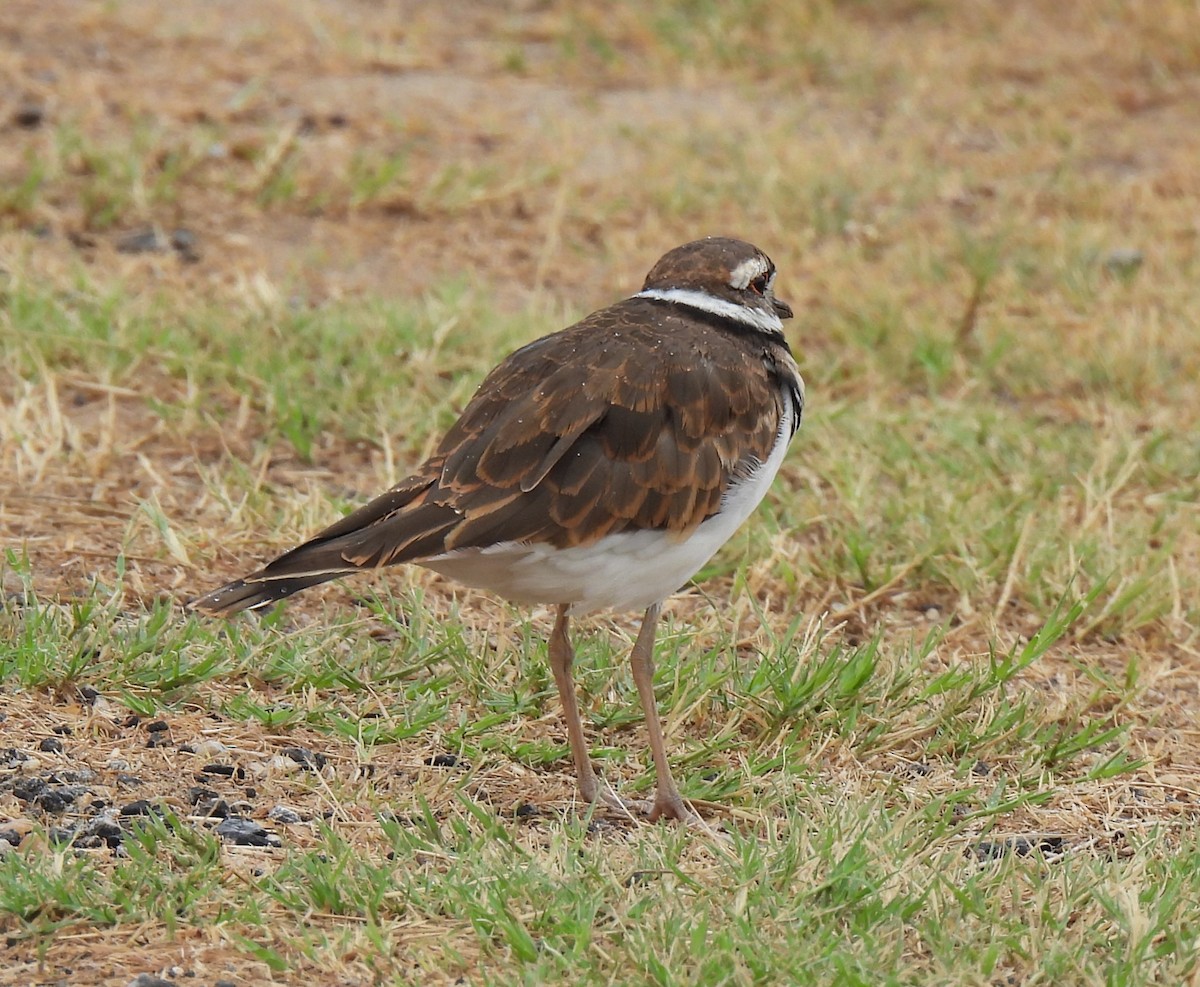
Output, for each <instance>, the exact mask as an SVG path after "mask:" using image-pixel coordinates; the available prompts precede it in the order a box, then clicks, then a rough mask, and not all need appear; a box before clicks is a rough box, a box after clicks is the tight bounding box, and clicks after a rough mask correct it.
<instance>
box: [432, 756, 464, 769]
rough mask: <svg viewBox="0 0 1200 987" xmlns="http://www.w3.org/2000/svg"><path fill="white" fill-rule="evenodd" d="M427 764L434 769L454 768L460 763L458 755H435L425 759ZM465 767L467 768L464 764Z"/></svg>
mask: <svg viewBox="0 0 1200 987" xmlns="http://www.w3.org/2000/svg"><path fill="white" fill-rule="evenodd" d="M425 763H426V764H428V765H429V766H430V767H432V768H453V767H455V766H456V765H457V764H458V763H459V761H458V755H456V754H434V755H433V756H432V757H427V758H425ZM463 767H467V765H465V764H464V765H463Z"/></svg>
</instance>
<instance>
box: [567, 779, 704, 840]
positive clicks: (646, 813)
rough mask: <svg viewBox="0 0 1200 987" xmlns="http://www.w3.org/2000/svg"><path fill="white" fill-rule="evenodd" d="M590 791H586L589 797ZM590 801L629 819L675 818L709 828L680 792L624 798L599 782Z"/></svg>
mask: <svg viewBox="0 0 1200 987" xmlns="http://www.w3.org/2000/svg"><path fill="white" fill-rule="evenodd" d="M588 794H589V793H586V792H585V793H584V797H585V798H587V797H588ZM590 794H591V798H589V799H588V801H589V802H598V803H600V804H601V805H603V806H605V807H606V808H608V809H611V810H613V811H614V812H616V813H619V814H620V815H622V816H624V817H626V818H627V819H636V818H643V819H647V820H649V821H650V822H656V821H658V820H659V819H675V820H677V821H679V822H681V823H683V824H684V825H685V826H689V827H695V828H700V829H706V830H707V829H708V828H709V827H708V824H707V823H705V822H704V820H703V819H702V818H701V817H700V815H699V813H697V812H696V810H695V809H693V808H692V807H691V805H690V804H689V803H688V801H687V799H685V798H683V796H681V795H680V794H679V793H678V792H663V791H658V792H655V795H654V798H653V799H624V798H621V796H619V795H618V794H617V793H616V792H614V791H613V790H612V789H611V788H610V787H609V786H608V785H605V784H603V783H599V784H597V786H596V790H595V791H594V792H592V793H590Z"/></svg>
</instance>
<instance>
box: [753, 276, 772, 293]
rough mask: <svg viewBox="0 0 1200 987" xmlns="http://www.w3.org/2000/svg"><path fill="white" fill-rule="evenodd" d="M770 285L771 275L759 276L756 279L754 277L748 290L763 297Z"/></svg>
mask: <svg viewBox="0 0 1200 987" xmlns="http://www.w3.org/2000/svg"><path fill="white" fill-rule="evenodd" d="M770 284H771V275H770V274H766V273H764V274H760V275H759V276H758V277H756V278H755V279H754V280H753V281H751V282H750V290H751V291H753V292H754V293H755V294H756V295H765V294H766V292H767V287H768V286H769V285H770Z"/></svg>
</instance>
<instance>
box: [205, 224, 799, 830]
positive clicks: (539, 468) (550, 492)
mask: <svg viewBox="0 0 1200 987" xmlns="http://www.w3.org/2000/svg"><path fill="white" fill-rule="evenodd" d="M774 288H775V265H774V264H773V263H772V262H771V260H770V258H769V257H767V255H766V254H764V253H763V252H762V251H761V250H759V249H758V248H757V247H755V246H752V245H751V244H749V243H744V242H742V241H740V240H733V239H727V238H722V237H709V238H707V239H704V240H696V241H694V242H692V243H685V244H684V245H683V246H681V247H676V248H675V249H674V250H672V251H670V252H669V253H667V254H666V255H665V256H663V258H662V259H661V260H659V262H658V263H657V264H655V265H654V267H653V268H652V269H651V271H650V273H649V274H648V275H647V276H646V282H645V284H644V285H643V286H642V290H641V291H639V292H638V293H637V294H636V295H633V296H632V297H630V298H626V299H625V300H624V301H620V302H617V303H616V304H615V305H611V306H609V307H608V308H605V309H601V310H600V311H598V312H595V313H593V314H592V315H589V316H588V317H587V318H585V319H584V320H583V321H582V322H578V323H576V324H575V325H573V326H571V327H569V328H567V329H563V330H562V331H560V332H556V333H553V334H552V335H549V336H546V337H544V338H542V339H539V340H536V341H535V342H532V343H529V344H528V345H527V346H524V347H522V348H521V349H519V350H517V351H516V352H515V353H513V354H512V355H510V356H509V357H508V358H507V359H505V360H504V361H503V362H502V363H501V364H500V365H499V366H498V367H496V369H495V370H493V371H492V372H491V373H490V374H489V375H488V376H487V378H486V379H485V380H484V382H483V383H482V384H481V385H480V386H479V390H478V391H476V392H475V396H474V397H473V398H472V399H471V401H470V403H469V404H468V405H467V407H466V410H464V411H463V413H462V417H461V418H459V420H458V422H457V423H456V424H455V425H454V426H453V428H451V429H450V431H449V432H448V433H447V434H446V436H445V438H444V439H443V440H442V442H441V444H440V445H439V446H438V448H437V451H436V452H435V453H434V454H433V456H432V457H430V459H429V460H428V461H426V462H425V463H424V464H422V465H421V466H420V467H418V469H417V470H416V472H414V473H413V474H412V475H411V476H410V477H408V478H407V479H406V480H403V481H401V482H400V483H399V484H397V485H396V486H395V487H393V488H392V489H391V490H389V491H387V492H386V493H384V494H383V495H382V496H380V497H378V498H376V499H375V500H373V501H371V502H370V503H368V504H366V505H365V506H364V507H361V508H359V509H358V510H356V511H354V512H353V513H352V514H349V515H348V516H346V517H344V518H342V519H341V520H340V521H338V522H336V523H335V524H333V525H331V526H330V527H328V528H326V529H325V530H324V531H322V532H320V533H319V534H317V535H316V536H315V537H313V538H312V539H311V540H309V541H307V542H305V543H304V544H303V545H300V546H299V547H297V548H294V549H292V550H291V551H290V552H287V553H285V554H284V555H281V556H280V557H279V558H277V559H275V561H273V562H270V563H268V564H267V565H265V566H264V567H263V568H261V569H259V570H257V571H256V572H253V573H251V574H250V575H248V576H246V577H244V578H243V579H238V580H235V581H234V582H231V583H229V584H227V585H225V586H222V587H221V588H220V589H217V590H214V591H213V592H211V593H209V594H207V595H206V596H202V597H200V598H199V599H197V600H194V601H193V602H192V604H191V606H192V607H193V608H194V609H196V610H199V611H201V612H203V613H209V614H217V615H229V614H234V613H237V612H238V611H240V610H247V609H253V608H256V607H264V606H267V605H269V604H271V603H274V602H275V601H277V600H281V599H283V598H284V597H287V596H290V595H291V594H293V593H296V592H298V591H300V590H302V589H306V588H308V587H309V586H315V585H316V584H318V583H323V582H325V581H326V580H329V579H335V578H337V577H339V576H344V575H347V574H350V573H354V572H357V571H359V570H362V569H377V568H380V567H382V566H390V565H397V564H399V563H402V562H413V563H416V564H418V565H423V566H426V567H427V568H430V569H433V570H434V571H436V572H440V573H443V574H444V575H446V576H449V577H452V578H453V579H456V580H458V581H459V582H461V583H465V584H466V585H468V586H473V587H477V588H480V589H485V590H489V591H491V592H493V593H495V594H496V595H498V596H501V597H503V598H505V599H507V600H511V601H513V602H516V603H525V604H531V603H533V604H552V605H554V606H555V607H556V611H557V615H556V619H555V622H554V628H553V630H552V631H551V632H550V639H549V656H550V666H551V668H552V669H553V672H554V681H555V683H556V685H557V687H558V694H559V697H560V699H561V700H562V706H563V714H564V716H565V718H566V726H567V736H568V739H569V741H570V745H571V754H572V757H573V759H574V763H575V773H576V777H577V779H578V782H579V791H580V793H581V794H582V796H583V798H584V799H586V800H587V801H588V802H589V803H590V802H595V801H596V800H597V799H599V800H601V801H603V802H605V803H606V804H608V805H610V806H613V807H617V808H621V809H623V810H625V811H628V810H629V807H630V806H636V808H638V809H639V810H642V811H645V812H646V813H647V814H648V815H649V817H650V818H651V819H657V818H659V817H670V818H675V819H679V820H682V821H685V822H697V821H699V817H698V816H697V815H696V813H695V810H694V809H693V808H692V807H691V806H690V805H689V804H688V803H687V802H686V801H685V800H684V799H683V798H682V796H681V795H680V793H679V789H678V788H677V787H676V785H675V781H674V779H673V778H672V776H671V769H670V767H669V765H668V763H667V754H666V749H665V746H664V743H663V732H662V727H661V724H660V722H659V717H658V711H657V708H656V705H655V698H654V687H653V674H654V665H653V649H654V634H655V628H656V626H657V624H658V618H659V612H660V609H661V607H662V603H663V600H664V599H665V598H666V597H667V596H668V595H670V594H671V593H673V592H674V591H675V590H677V589H679V588H680V587H681V586H682V585H683V584H684V583H685V582H687V580H688V579H689V578H691V577H692V576H693V575H694V574H695V573H696V572H697V570H699V569H700V567H701V566H703V565H704V563H705V562H707V561H708V560H709V559H710V558H711V557H712V555H713V554H714V553H715V552H716V551H717V549H718V548H720V547H721V545H722V544H724V542H725V541H726V540H727V539H728V538H729V537H730V535H732V534H733V532H734V531H735V530H737V528H738V527H739V526H740V525H741V524H742V522H743V521H745V520H746V518H747V517H749V515H750V513H751V511H753V510H754V508H755V506H756V505H757V504H758V502H759V501H760V500H762V498H763V495H764V494H765V493H766V491H767V488H768V486H770V484H771V481H772V479H774V477H775V474H776V473H777V472H778V471H779V466H780V464H781V463H782V462H783V457H784V453H785V452H786V450H787V447H788V443H789V442H790V440H791V438H792V436H793V435H794V434H795V432H796V429H797V428H798V427H799V425H800V415H801V412H802V410H803V407H804V383H803V381H802V380H801V379H800V374H799V372H798V370H797V367H796V362H795V360H794V359H793V358H792V354H791V351H790V350H789V349H788V345H787V342H786V341H785V340H784V336H783V323H782V320H783V319H787V318H790V317H791V315H792V310H791V308H790V307H789V306H788V305H787V303H786V302H783V301H780V300H779V299H778V298H776V297H775V294H774ZM604 609H611V610H644V611H645V616H644V618H643V620H642V625H641V630H640V631H639V632H638V635H637V640H636V642H635V644H634V646H633V652H632V654H631V656H630V662H631V664H632V668H633V679H634V682H635V683H636V684H637V690H638V695H639V697H640V699H641V703H642V708H643V710H644V711H645V715H646V726H647V730H648V732H649V738H650V751H651V754H652V756H653V760H654V768H655V774H656V779H657V788H656V791H655V795H654V799H653V801H652V802H646V803H625V802H624V801H622V800H621V799H619V798H617V796H616V795H615V794H613V793H612V791H611V790H610V789H609V788H608V787H607V785H604V786H602V785H601V783H600V781H599V779H598V778H597V776H596V773H595V771H594V770H593V768H592V762H591V760H590V759H589V756H588V746H587V739H586V737H585V736H584V731H583V725H582V723H581V722H580V718H579V705H578V702H577V700H576V696H575V685H574V682H573V680H572V678H571V665H572V662H573V661H574V657H575V656H574V651H573V649H572V646H571V641H570V638H569V636H568V625H569V622H570V619H571V616H572V615H575V614H580V613H587V612H590V611H595V610H604Z"/></svg>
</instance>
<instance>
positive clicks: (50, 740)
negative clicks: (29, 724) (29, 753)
mask: <svg viewBox="0 0 1200 987" xmlns="http://www.w3.org/2000/svg"><path fill="white" fill-rule="evenodd" d="M38 750H40V751H42V752H43V753H44V754H61V753H62V752H63V742H62V741H61V740H59V739H58V738H57V737H46V738H45V739H43V740H42V742H41V743H40V744H38Z"/></svg>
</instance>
